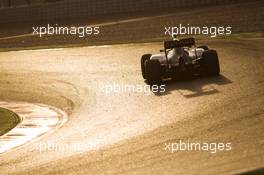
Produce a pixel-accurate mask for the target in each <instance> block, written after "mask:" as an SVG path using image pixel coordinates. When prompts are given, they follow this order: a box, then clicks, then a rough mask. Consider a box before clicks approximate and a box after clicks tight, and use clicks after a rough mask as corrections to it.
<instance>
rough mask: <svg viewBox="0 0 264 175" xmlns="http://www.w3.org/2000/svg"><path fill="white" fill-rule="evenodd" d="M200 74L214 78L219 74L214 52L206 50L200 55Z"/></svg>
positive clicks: (217, 61) (216, 56) (216, 57)
mask: <svg viewBox="0 0 264 175" xmlns="http://www.w3.org/2000/svg"><path fill="white" fill-rule="evenodd" d="M201 66H202V73H203V74H204V75H207V76H216V75H219V73H220V65H219V60H218V55H217V52H216V51H215V50H207V51H204V52H203V55H202V63H201Z"/></svg>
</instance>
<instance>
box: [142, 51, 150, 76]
mask: <svg viewBox="0 0 264 175" xmlns="http://www.w3.org/2000/svg"><path fill="white" fill-rule="evenodd" d="M150 57H151V54H145V55H143V56H142V57H141V73H142V76H143V78H144V79H146V78H147V77H146V71H145V62H146V61H147V60H149V59H150Z"/></svg>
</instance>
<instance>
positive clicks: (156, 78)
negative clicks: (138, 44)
mask: <svg viewBox="0 0 264 175" xmlns="http://www.w3.org/2000/svg"><path fill="white" fill-rule="evenodd" d="M145 71H146V72H145V73H146V74H145V75H146V79H147V82H148V83H149V84H158V83H160V82H161V74H162V72H161V71H162V68H161V65H160V62H159V60H147V61H146V62H145Z"/></svg>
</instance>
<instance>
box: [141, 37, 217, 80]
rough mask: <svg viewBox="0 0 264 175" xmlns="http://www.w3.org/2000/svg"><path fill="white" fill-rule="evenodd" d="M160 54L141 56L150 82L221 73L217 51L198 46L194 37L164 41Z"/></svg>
mask: <svg viewBox="0 0 264 175" xmlns="http://www.w3.org/2000/svg"><path fill="white" fill-rule="evenodd" d="M160 52H162V53H160V54H155V55H151V54H145V55H143V56H142V57H141V71H142V76H143V78H144V79H146V80H147V82H148V83H150V84H155V83H160V82H161V81H162V80H164V79H167V78H183V77H186V76H195V75H206V76H216V75H219V73H220V66H219V61H218V56H217V52H216V51H215V50H212V49H209V48H208V46H199V47H196V45H195V40H194V38H185V39H181V40H178V39H174V40H170V41H164V50H160Z"/></svg>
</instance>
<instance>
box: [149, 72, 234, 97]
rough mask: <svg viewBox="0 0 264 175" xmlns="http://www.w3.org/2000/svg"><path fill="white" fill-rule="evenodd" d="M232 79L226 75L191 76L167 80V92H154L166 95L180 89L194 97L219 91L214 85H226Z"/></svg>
mask: <svg viewBox="0 0 264 175" xmlns="http://www.w3.org/2000/svg"><path fill="white" fill-rule="evenodd" d="M230 83H232V81H231V80H230V79H228V78H227V77H225V76H224V75H219V76H216V77H191V78H185V79H178V80H167V81H164V82H163V84H165V86H166V91H165V92H155V93H154V92H153V93H154V94H155V95H156V96H165V95H169V94H171V92H172V91H178V92H179V93H180V94H181V95H182V96H184V97H185V98H194V97H199V96H204V95H212V94H215V93H219V90H217V89H216V88H215V86H214V85H220V86H221V85H226V84H230Z"/></svg>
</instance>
